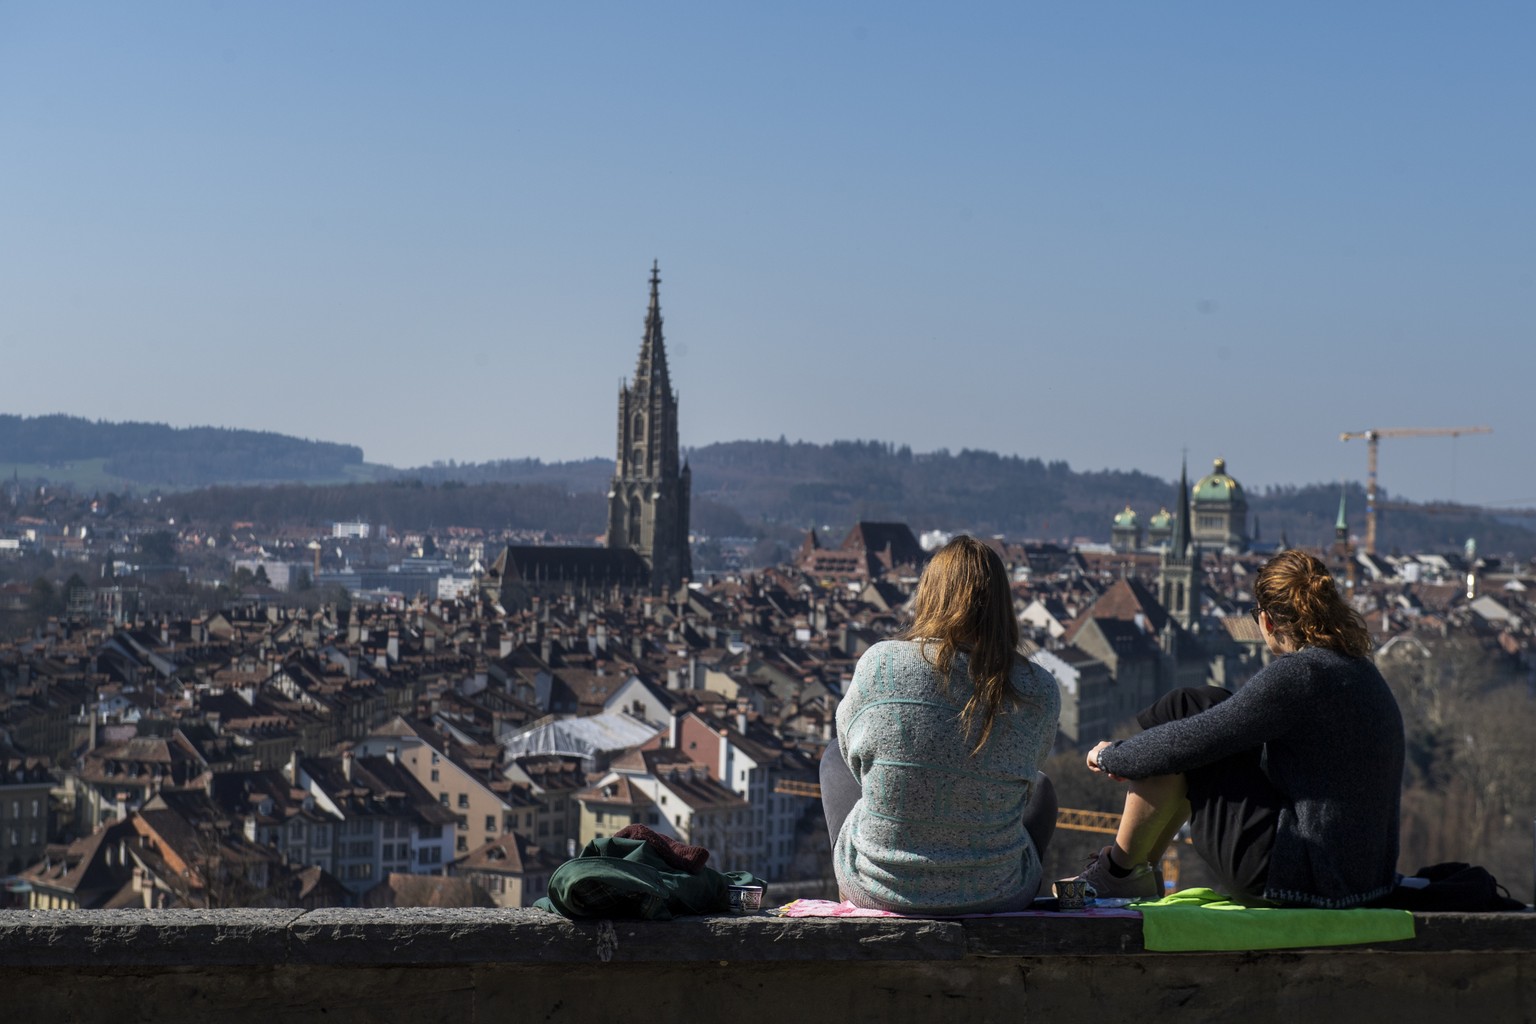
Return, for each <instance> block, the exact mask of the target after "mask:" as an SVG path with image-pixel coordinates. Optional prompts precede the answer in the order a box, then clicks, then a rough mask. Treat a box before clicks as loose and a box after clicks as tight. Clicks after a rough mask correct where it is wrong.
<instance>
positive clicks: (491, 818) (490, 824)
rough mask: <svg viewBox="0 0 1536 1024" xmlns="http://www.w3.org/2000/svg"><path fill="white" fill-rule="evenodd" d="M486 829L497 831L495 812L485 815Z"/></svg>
mask: <svg viewBox="0 0 1536 1024" xmlns="http://www.w3.org/2000/svg"><path fill="white" fill-rule="evenodd" d="M485 830H486V831H487V832H495V831H496V815H494V814H487V815H486V816H485Z"/></svg>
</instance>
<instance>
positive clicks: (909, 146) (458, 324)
mask: <svg viewBox="0 0 1536 1024" xmlns="http://www.w3.org/2000/svg"><path fill="white" fill-rule="evenodd" d="M1533 28H1536V13H1533V11H1532V9H1531V8H1530V7H1528V6H1525V5H1516V4H1480V5H1474V6H1472V7H1463V8H1457V9H1455V10H1451V9H1449V8H1445V7H1443V6H1440V5H1431V4H1424V3H1408V4H1401V3H1394V4H1387V3H1361V4H1352V5H1347V6H1346V7H1337V6H1335V5H1324V4H1318V3H1304V4H1299V5H1296V4H1293V5H1286V6H1284V7H1275V8H1263V9H1255V8H1229V7H1225V6H1221V5H1214V4H1193V3H1185V4H1176V5H1172V6H1160V7H1157V8H1145V7H1141V6H1138V5H1133V4H1124V3H1094V4H1087V5H1072V6H1070V7H1060V6H1051V7H1046V6H1044V5H1033V4H1026V5H1011V4H1001V3H993V4H979V5H967V6H965V7H963V8H954V7H952V6H940V5H937V4H931V5H925V4H903V5H894V6H893V5H876V4H840V5H837V6H836V8H835V9H827V8H824V7H823V6H820V5H809V4H791V5H776V6H774V7H772V8H752V9H742V8H720V7H718V6H715V5H702V4H699V5H689V4H667V3H662V4H649V5H624V4H599V5H595V6H594V5H583V6H581V7H579V8H573V7H561V6H558V5H556V6H547V5H546V6H537V5H501V4H490V3H479V4H460V5H454V6H452V7H450V8H428V7H422V6H418V5H407V4H369V5H362V4H336V5H324V6H313V5H301V4H297V3H274V4H264V5H261V6H259V7H246V6H241V5H230V4H206V5H200V6H195V7H194V6H190V5H188V6H182V5H166V4H153V5H126V6H125V5H115V4H106V3H83V4H74V5H68V6H61V5H51V4H41V3H0V138H4V139H5V140H6V143H7V151H8V154H9V156H10V159H8V160H7V161H6V162H5V171H4V175H3V179H0V180H3V182H4V187H3V188H0V233H3V234H4V237H5V238H6V239H7V245H6V246H5V247H4V249H3V251H0V304H3V308H4V309H5V316H4V318H3V320H0V343H3V344H4V347H5V351H6V353H7V355H8V360H9V365H8V369H7V373H6V375H5V383H4V384H3V385H0V411H4V412H7V413H14V414H21V415H40V414H46V413H53V412H63V413H69V414H73V415H82V416H88V417H91V418H99V419H106V420H146V421H156V422H167V423H171V424H173V425H177V426H188V425H201V424H211V425H217V426H229V427H242V428H252V429H261V430H271V431H277V432H281V433H287V434H294V435H297V436H303V437H312V438H316V439H323V440H330V441H339V442H345V443H351V444H357V445H360V446H361V447H362V448H363V449H364V451H365V453H366V457H367V458H368V459H369V460H370V461H374V462H384V463H390V464H393V465H397V466H410V465H419V464H424V463H428V462H432V461H435V460H448V459H455V460H458V461H484V460H491V459H500V458H521V457H525V456H533V457H539V458H543V459H546V460H558V459H574V458H586V457H591V456H603V457H610V456H611V455H612V452H613V400H614V394H615V392H616V390H617V387H618V384H619V379H618V378H619V376H620V375H621V374H624V373H627V372H630V367H631V361H632V359H633V354H634V352H635V348H636V345H637V343H638V340H639V338H640V333H641V326H642V318H643V315H644V312H645V303H646V296H647V292H646V288H647V285H646V280H647V274H648V272H649V268H650V266H651V261H652V260H653V259H659V260H660V264H661V274H662V279H663V284H662V285H661V303H662V311H663V313H664V314H665V316H666V318H667V342H668V352H669V356H670V358H671V361H672V367H671V369H672V380H673V384H674V386H675V387H676V389H677V391H678V393H679V395H680V397H681V411H680V423H681V440H682V443H683V444H684V445H685V446H689V445H695V446H696V445H703V444H708V443H710V442H713V441H720V440H731V439H737V438H756V437H778V436H780V435H783V436H786V437H787V438H789V439H790V440H796V439H805V440H810V441H818V442H824V441H830V440H833V439H838V438H874V439H879V440H884V441H891V442H895V443H898V444H908V445H911V446H912V447H913V448H914V449H916V450H918V451H926V450H932V449H936V448H939V447H947V448H950V449H954V450H958V449H961V448H984V449H989V450H995V451H999V452H1004V453H1018V454H1023V455H1031V456H1035V455H1037V456H1040V457H1041V458H1045V459H1065V460H1067V461H1068V462H1070V463H1071V464H1072V466H1073V467H1074V468H1076V469H1080V470H1081V469H1097V468H1124V469H1142V470H1146V471H1149V472H1153V473H1157V474H1160V475H1163V476H1168V477H1171V476H1173V475H1175V474H1176V473H1177V471H1178V460H1179V458H1180V454H1181V452H1182V450H1184V449H1186V448H1187V449H1188V450H1189V455H1190V461H1191V465H1192V467H1194V468H1195V469H1196V471H1197V472H1198V471H1201V469H1202V468H1203V467H1204V466H1208V465H1209V460H1210V459H1211V458H1213V457H1215V456H1223V457H1225V458H1226V459H1227V460H1228V462H1229V464H1230V465H1231V467H1232V470H1233V472H1234V473H1235V474H1237V475H1238V476H1240V477H1241V478H1242V479H1243V480H1244V482H1245V483H1246V484H1248V485H1249V486H1250V487H1260V488H1261V487H1263V486H1264V485H1266V484H1272V483H1309V482H1315V481H1325V480H1339V479H1345V478H1347V479H1352V480H1360V479H1362V478H1363V476H1364V467H1365V451H1364V449H1363V446H1361V445H1360V444H1359V443H1358V442H1353V443H1351V444H1340V443H1339V441H1338V434H1339V432H1340V431H1344V430H1351V431H1357V430H1364V429H1366V428H1369V427H1451V426H1468V425H1474V424H1478V425H1481V424H1486V425H1489V426H1491V427H1493V428H1494V433H1493V434H1491V435H1488V436H1479V437H1464V438H1460V439H1456V440H1451V439H1445V438H1439V439H1415V440H1402V441H1386V442H1383V448H1382V455H1381V459H1382V484H1383V486H1384V487H1386V488H1387V489H1389V490H1390V491H1392V492H1394V493H1396V494H1399V495H1403V496H1406V497H1410V498H1414V499H1420V500H1430V499H1440V498H1454V499H1457V500H1461V501H1467V502H1478V503H1485V504H1491V505H1499V504H1509V505H1523V506H1530V505H1536V485H1533V484H1532V483H1530V479H1531V473H1530V469H1531V463H1530V456H1529V454H1528V452H1529V450H1530V448H1531V444H1530V442H1531V439H1532V437H1533V435H1536V411H1533V407H1532V404H1531V403H1530V401H1529V400H1528V382H1529V381H1530V380H1531V379H1532V377H1533V373H1532V371H1533V370H1536V354H1533V353H1536V346H1533V345H1532V341H1533V335H1536V312H1533V311H1536V301H1533V300H1536V257H1533V255H1532V250H1531V247H1530V241H1529V240H1530V238H1531V237H1533V234H1536V232H1533V229H1536V215H1533V208H1532V203H1531V193H1530V188H1529V182H1530V181H1532V180H1536V142H1533V135H1532V133H1531V131H1530V130H1529V129H1530V125H1529V111H1530V110H1531V109H1532V105H1533V100H1536V70H1533V64H1532V62H1531V61H1530V59H1529V54H1530V52H1531V50H1532V43H1533V42H1536V39H1533V35H1536V33H1533Z"/></svg>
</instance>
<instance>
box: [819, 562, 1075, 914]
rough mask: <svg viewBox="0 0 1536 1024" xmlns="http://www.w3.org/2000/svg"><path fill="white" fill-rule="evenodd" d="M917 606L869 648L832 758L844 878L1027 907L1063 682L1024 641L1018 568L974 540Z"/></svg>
mask: <svg viewBox="0 0 1536 1024" xmlns="http://www.w3.org/2000/svg"><path fill="white" fill-rule="evenodd" d="M911 613H912V622H911V625H910V626H909V627H908V628H907V629H906V630H905V631H904V632H903V633H902V634H901V636H900V637H899V638H897V639H894V640H886V641H882V642H880V643H877V644H875V645H874V646H873V647H871V648H870V649H869V650H867V651H865V652H864V655H863V656H862V657H861V658H860V659H859V662H858V665H857V666H856V667H855V668H854V672H853V680H852V681H851V682H850V683H849V685H848V688H847V691H846V692H845V693H844V694H843V699H842V702H841V703H840V704H839V705H838V708H837V739H836V741H835V742H833V743H832V744H831V745H829V746H828V748H827V752H826V756H824V757H823V758H822V762H821V785H822V803H823V805H824V807H825V808H826V812H827V827H828V830H829V831H830V833H831V838H832V844H833V868H834V871H835V872H836V875H837V882H838V887H839V889H840V890H841V891H842V894H843V897H844V898H845V899H848V900H851V901H853V902H854V903H856V904H858V905H859V906H862V907H870V908H874V909H881V910H895V911H902V912H908V913H929V914H960V913H984V912H989V911H1003V910H1016V909H1020V908H1022V907H1026V906H1028V905H1029V902H1030V901H1031V900H1032V899H1033V898H1034V896H1035V892H1036V890H1037V889H1038V888H1039V885H1040V853H1041V851H1042V850H1043V849H1044V848H1045V845H1046V843H1048V842H1049V841H1050V836H1051V833H1052V831H1053V830H1054V828H1055V821H1056V800H1055V794H1054V791H1053V790H1052V789H1051V786H1050V780H1048V779H1046V778H1045V776H1044V775H1043V774H1041V773H1040V771H1039V767H1040V763H1041V762H1042V761H1043V760H1044V759H1045V757H1046V755H1047V754H1049V753H1050V750H1051V744H1052V742H1054V740H1055V738H1056V727H1057V719H1058V716H1059V713H1060V707H1061V695H1060V692H1059V691H1058V690H1057V687H1056V681H1055V679H1053V678H1052V677H1051V675H1050V673H1048V672H1046V671H1045V670H1044V669H1042V668H1040V667H1038V666H1037V665H1034V664H1032V663H1030V662H1029V661H1028V660H1027V659H1026V658H1025V657H1024V656H1023V655H1022V654H1021V653H1020V652H1019V625H1018V620H1017V619H1016V618H1015V616H1014V610H1013V593H1012V590H1011V589H1010V587H1009V585H1008V573H1007V569H1006V568H1005V567H1004V565H1003V562H1002V559H1001V558H999V557H998V555H997V553H996V552H995V551H993V550H992V549H991V548H989V547H987V546H986V545H985V544H983V543H981V542H980V541H978V540H975V539H974V538H971V537H966V536H960V537H956V538H955V539H954V540H952V541H950V542H949V543H948V544H946V545H945V546H944V547H942V548H940V549H939V550H938V551H937V552H936V553H935V554H934V556H933V559H932V560H931V561H930V562H929V563H928V567H927V568H926V569H925V570H924V572H923V575H922V578H921V579H920V580H919V581H918V585H917V592H916V594H914V595H913V598H912V604H911Z"/></svg>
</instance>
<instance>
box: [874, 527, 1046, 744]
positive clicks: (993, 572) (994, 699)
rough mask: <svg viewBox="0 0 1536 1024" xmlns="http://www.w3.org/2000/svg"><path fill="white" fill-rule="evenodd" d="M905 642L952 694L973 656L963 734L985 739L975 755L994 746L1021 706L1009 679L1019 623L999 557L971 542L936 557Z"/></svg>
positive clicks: (952, 545) (920, 586)
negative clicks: (996, 730) (1005, 715)
mask: <svg viewBox="0 0 1536 1024" xmlns="http://www.w3.org/2000/svg"><path fill="white" fill-rule="evenodd" d="M901 635H902V637H903V638H904V639H907V640H916V641H918V642H919V643H921V644H922V645H923V657H924V658H926V659H927V660H928V662H929V664H931V665H933V667H934V668H935V669H937V670H938V673H939V676H940V678H942V679H943V680H944V685H945V686H948V685H949V671H950V669H951V668H952V667H953V665H954V663H955V655H956V654H958V653H961V652H964V653H965V654H966V655H968V660H969V672H970V677H971V683H972V687H971V696H970V699H969V700H967V701H966V702H965V707H964V708H963V709H961V712H960V728H961V729H962V730H963V731H964V733H965V735H966V736H968V737H969V736H971V735H972V734H974V733H978V732H979V736H978V738H977V740H976V746H975V747H973V748H972V749H971V753H972V755H975V754H976V753H978V752H979V751H980V750H981V748H982V747H984V746H986V745H987V740H988V739H990V738H991V736H992V724H993V723H994V722H995V721H996V720H997V716H998V713H999V712H1000V711H1002V710H1003V709H1004V708H1005V707H1008V706H1011V705H1013V704H1015V703H1017V702H1018V701H1019V699H1020V694H1019V693H1018V691H1017V690H1016V689H1015V688H1014V686H1013V682H1012V680H1011V678H1010V676H1011V675H1012V673H1013V665H1014V660H1015V658H1016V657H1017V656H1018V647H1019V622H1018V619H1016V618H1014V615H1013V592H1012V590H1011V589H1010V588H1009V586H1008V570H1007V569H1006V568H1005V567H1004V565H1003V560H1002V559H1001V558H999V557H997V552H995V551H993V550H992V549H991V548H989V547H987V546H986V545H985V544H983V543H982V542H981V541H979V540H976V539H975V538H974V537H967V536H965V535H964V534H961V535H960V536H958V537H956V538H955V539H954V540H952V541H950V542H949V543H948V544H945V545H944V546H943V547H942V548H940V549H939V550H938V551H936V552H935V553H934V555H933V559H932V560H931V561H930V562H929V563H928V568H926V569H924V570H923V577H922V579H920V580H918V582H917V593H916V594H914V595H913V596H912V624H911V625H910V626H909V627H907V629H906V630H905V631H904V632H903V633H902V634H901Z"/></svg>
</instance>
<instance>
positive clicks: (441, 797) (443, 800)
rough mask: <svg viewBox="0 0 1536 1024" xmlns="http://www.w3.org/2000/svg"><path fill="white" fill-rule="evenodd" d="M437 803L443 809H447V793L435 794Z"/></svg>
mask: <svg viewBox="0 0 1536 1024" xmlns="http://www.w3.org/2000/svg"><path fill="white" fill-rule="evenodd" d="M437 802H438V803H440V804H442V805H443V806H444V807H447V806H448V794H447V793H439V794H437Z"/></svg>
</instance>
